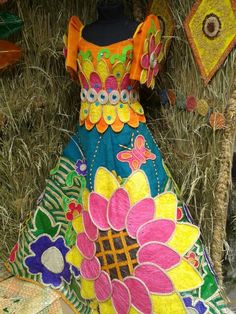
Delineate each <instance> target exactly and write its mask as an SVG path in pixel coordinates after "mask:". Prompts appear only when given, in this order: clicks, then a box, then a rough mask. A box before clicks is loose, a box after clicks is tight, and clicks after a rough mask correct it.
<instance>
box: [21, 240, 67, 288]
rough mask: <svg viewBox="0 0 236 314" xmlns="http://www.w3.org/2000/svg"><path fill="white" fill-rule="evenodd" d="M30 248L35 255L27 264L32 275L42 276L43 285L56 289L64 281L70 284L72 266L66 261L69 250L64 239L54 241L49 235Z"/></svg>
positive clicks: (28, 258)
mask: <svg viewBox="0 0 236 314" xmlns="http://www.w3.org/2000/svg"><path fill="white" fill-rule="evenodd" d="M30 248H31V250H32V251H33V252H34V254H35V255H34V256H29V257H27V258H26V259H25V264H26V265H27V267H28V268H29V272H30V273H31V274H41V278H42V281H43V283H44V284H46V285H49V286H52V287H55V288H58V287H60V285H61V283H62V279H65V280H66V281H67V282H68V283H70V277H71V272H70V265H69V264H68V263H67V262H66V260H65V255H66V253H67V252H68V251H69V248H68V247H67V246H66V245H65V242H64V239H63V238H62V237H58V238H57V239H56V240H55V241H53V240H52V239H51V237H49V236H48V235H42V236H40V237H39V238H38V239H37V240H36V241H35V242H33V243H31V244H30Z"/></svg>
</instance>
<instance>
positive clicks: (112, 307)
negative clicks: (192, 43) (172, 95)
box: [6, 14, 228, 314]
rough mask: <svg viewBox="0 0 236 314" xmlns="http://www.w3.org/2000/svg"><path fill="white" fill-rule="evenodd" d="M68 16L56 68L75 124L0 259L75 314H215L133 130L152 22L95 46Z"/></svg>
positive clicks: (169, 184)
mask: <svg viewBox="0 0 236 314" xmlns="http://www.w3.org/2000/svg"><path fill="white" fill-rule="evenodd" d="M83 27H84V26H83V24H82V23H81V21H80V20H79V19H78V18H77V17H75V16H73V17H72V18H71V19H70V22H69V28H68V46H67V56H66V68H67V70H68V71H69V72H70V73H71V74H72V73H76V74H77V76H78V78H79V81H80V85H81V93H80V97H81V110H80V120H79V123H78V125H77V129H76V132H75V134H74V135H73V137H72V139H71V141H70V142H69V143H68V144H67V145H66V146H65V148H64V150H63V153H62V155H61V156H60V158H59V160H58V162H57V165H56V166H55V168H54V169H52V170H51V172H50V176H49V177H48V179H47V180H46V187H45V191H44V193H43V195H41V197H40V198H39V199H38V203H37V206H36V209H35V211H33V212H32V215H31V217H30V219H29V220H28V221H26V222H25V227H24V229H23V231H22V232H21V236H20V238H19V241H18V242H17V243H16V245H15V246H14V247H13V249H12V252H11V255H10V257H9V259H8V262H6V266H7V268H8V270H9V271H10V272H11V273H12V274H14V275H16V276H18V277H19V278H22V279H24V280H30V281H33V282H37V283H39V284H41V285H43V286H49V287H51V288H53V289H57V291H58V292H59V293H60V294H61V296H62V297H63V298H64V300H65V301H66V302H67V303H68V304H69V305H70V307H71V308H72V309H73V310H74V312H75V313H102V314H112V313H118V314H126V313H129V314H135V313H145V314H151V313H156V314H168V313H169V314H173V313H176V314H182V313H198V314H204V313H213V314H216V313H227V311H228V310H227V308H226V305H225V303H224V301H223V298H222V296H221V294H220V290H219V286H218V284H217V280H216V277H215V274H214V271H213V269H212V266H211V263H210V261H209V258H208V255H207V253H206V251H205V248H204V246H203V244H202V242H201V240H200V238H199V236H200V232H199V228H198V227H197V226H196V225H194V223H193V221H192V219H191V216H190V214H189V210H188V208H187V206H186V204H185V203H184V202H183V201H182V200H181V198H180V196H179V193H178V188H177V187H176V184H175V183H174V181H173V179H172V177H171V175H170V173H169V171H168V169H167V167H166V166H165V164H164V162H163V160H162V157H161V155H160V151H159V148H158V146H157V144H156V142H155V140H154V138H153V136H152V134H151V132H150V130H149V129H148V127H147V125H146V123H145V121H146V120H145V115H144V111H143V108H142V105H141V104H140V102H139V86H140V84H146V85H147V86H148V87H151V88H153V87H154V83H155V77H156V75H157V73H158V64H159V62H160V60H161V58H162V44H161V41H160V27H159V22H158V20H157V18H156V16H154V15H152V14H151V15H148V16H147V17H146V18H145V20H144V21H143V22H142V23H140V24H139V25H138V27H137V29H136V32H135V34H134V36H133V37H132V38H129V39H127V40H123V41H120V42H117V43H114V44H111V45H107V46H97V45H95V44H92V43H90V42H88V41H86V40H85V39H84V38H83V37H82V35H81V32H82V29H83Z"/></svg>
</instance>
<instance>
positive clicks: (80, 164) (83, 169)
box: [76, 159, 87, 176]
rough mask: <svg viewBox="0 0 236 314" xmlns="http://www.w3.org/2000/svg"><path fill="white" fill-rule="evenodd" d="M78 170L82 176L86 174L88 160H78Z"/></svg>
mask: <svg viewBox="0 0 236 314" xmlns="http://www.w3.org/2000/svg"><path fill="white" fill-rule="evenodd" d="M76 172H77V173H78V174H80V175H81V176H86V174H87V162H86V161H85V160H81V159H79V160H77V161H76Z"/></svg>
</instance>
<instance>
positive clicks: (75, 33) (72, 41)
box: [66, 16, 83, 78]
mask: <svg viewBox="0 0 236 314" xmlns="http://www.w3.org/2000/svg"><path fill="white" fill-rule="evenodd" d="M82 25H83V24H82V23H81V21H80V20H79V18H78V17H77V16H72V17H71V18H70V21H69V25H68V36H67V54H66V70H67V71H68V72H69V73H70V74H71V77H72V78H75V76H76V75H78V74H77V71H78V68H77V55H78V50H79V38H80V32H81V28H82Z"/></svg>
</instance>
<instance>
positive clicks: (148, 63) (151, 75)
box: [141, 32, 162, 88]
mask: <svg viewBox="0 0 236 314" xmlns="http://www.w3.org/2000/svg"><path fill="white" fill-rule="evenodd" d="M158 38H159V32H157V33H156V34H155V35H151V36H150V38H149V39H146V41H148V45H147V44H145V45H144V47H145V50H144V54H143V56H142V57H141V66H142V68H143V70H142V72H141V83H142V84H144V83H146V84H147V86H148V87H152V88H154V84H155V76H156V75H157V73H158V71H159V64H158V58H159V55H160V53H161V49H162V43H161V42H160V41H159V40H157V39H158Z"/></svg>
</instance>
